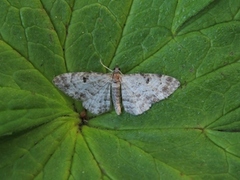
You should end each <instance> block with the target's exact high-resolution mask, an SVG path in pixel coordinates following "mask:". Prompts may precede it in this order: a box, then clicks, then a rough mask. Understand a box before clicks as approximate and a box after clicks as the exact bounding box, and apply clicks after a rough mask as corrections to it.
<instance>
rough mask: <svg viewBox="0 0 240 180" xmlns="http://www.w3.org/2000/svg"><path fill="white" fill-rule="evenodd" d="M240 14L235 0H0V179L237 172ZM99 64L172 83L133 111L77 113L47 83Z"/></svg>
mask: <svg viewBox="0 0 240 180" xmlns="http://www.w3.org/2000/svg"><path fill="white" fill-rule="evenodd" d="M239 9H240V2H239V1H237V0H229V1H225V0H218V1H217V0H202V1H193V0H185V1H176V0H173V1H164V0H156V1H149V0H142V1H127V0H122V1H110V0H101V1H96V0H90V1H87V0H79V1H70V0H65V1H64V0H60V1H48V0H42V1H41V2H40V1H37V0H34V1H31V2H30V3H29V1H26V0H21V1H14V0H9V1H6V0H2V1H0V154H1V156H0V177H1V179H238V178H239V176H240V172H239V169H240V158H239V154H240V143H239V138H240V121H239V120H240V108H239V107H240V101H239V100H240V93H239V92H240V64H239V59H240V51H239V47H240V13H239ZM99 59H102V61H103V62H104V64H105V65H106V66H108V67H109V68H111V69H113V68H114V67H115V66H116V65H119V66H120V68H121V70H122V72H123V73H158V74H166V75H169V76H173V77H175V78H177V79H178V80H180V82H181V87H180V88H179V89H178V90H177V91H176V92H175V93H174V94H173V95H171V96H170V97H169V98H168V99H166V100H163V101H161V102H159V103H156V104H154V105H153V106H152V107H151V109H150V110H148V111H147V112H145V113H144V114H142V115H139V116H133V115H130V114H127V113H125V112H124V111H123V113H122V114H121V115H119V116H118V115H116V113H115V112H114V110H113V109H112V110H111V111H110V112H108V113H105V114H102V115H99V116H93V115H91V114H87V116H85V115H84V114H83V112H84V110H83V108H82V106H81V102H76V101H74V100H73V99H71V98H69V97H67V96H66V95H64V94H63V93H62V92H60V91H59V90H58V89H57V88H56V87H55V86H54V85H53V84H52V79H53V78H54V77H55V76H56V75H59V74H61V73H64V72H78V71H87V72H91V71H93V72H107V70H106V69H105V68H104V67H103V66H102V65H101V64H100V62H99ZM81 118H82V119H88V122H87V123H86V120H82V119H81Z"/></svg>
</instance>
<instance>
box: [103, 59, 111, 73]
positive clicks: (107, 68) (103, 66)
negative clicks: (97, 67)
mask: <svg viewBox="0 0 240 180" xmlns="http://www.w3.org/2000/svg"><path fill="white" fill-rule="evenodd" d="M100 63H101V65H102V66H103V67H105V68H106V69H107V70H109V71H110V72H113V70H111V69H109V68H108V67H107V66H105V65H104V64H103V63H102V60H101V59H100Z"/></svg>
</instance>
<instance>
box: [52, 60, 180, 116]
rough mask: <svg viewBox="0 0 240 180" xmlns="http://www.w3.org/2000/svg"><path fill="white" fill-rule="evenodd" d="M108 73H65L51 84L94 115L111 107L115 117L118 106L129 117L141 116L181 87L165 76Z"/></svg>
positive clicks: (116, 71) (171, 78)
mask: <svg viewBox="0 0 240 180" xmlns="http://www.w3.org/2000/svg"><path fill="white" fill-rule="evenodd" d="M101 64H102V62H101ZM102 65H103V64H102ZM103 66H104V67H105V68H107V67H106V66H105V65H103ZM107 69H108V68H107ZM109 70H110V69H109ZM110 71H112V73H109V74H103V73H95V72H72V73H65V74H61V75H58V76H56V77H55V78H54V79H53V83H54V84H55V85H56V86H57V87H58V88H59V89H60V90H62V91H63V92H64V93H66V94H67V95H69V96H70V97H72V98H74V99H76V100H80V101H82V102H83V107H84V108H85V109H87V110H88V111H90V112H91V113H93V114H95V115H98V114H102V113H104V112H107V111H109V110H110V109H111V105H112V104H113V106H114V108H115V111H116V113H117V114H118V115H120V114H121V111H122V108H121V104H122V105H123V108H124V110H125V111H126V112H128V113H130V114H133V115H139V114H142V113H144V112H145V111H147V110H148V109H149V108H150V107H151V105H152V104H154V103H156V102H158V101H160V100H162V99H165V98H167V97H168V96H169V95H171V94H172V93H173V92H174V91H175V90H176V89H177V88H178V87H179V86H180V82H179V81H178V80H177V79H175V78H173V77H170V76H166V75H159V74H151V73H146V74H141V73H137V74H126V75H124V74H122V73H121V71H120V68H119V67H115V68H114V70H110Z"/></svg>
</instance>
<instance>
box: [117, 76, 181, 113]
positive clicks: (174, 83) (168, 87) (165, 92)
mask: <svg viewBox="0 0 240 180" xmlns="http://www.w3.org/2000/svg"><path fill="white" fill-rule="evenodd" d="M179 85H180V83H179V81H178V80H177V79H175V78H173V77H170V76H166V75H158V74H129V75H123V76H122V81H121V90H122V104H123V107H124V109H125V111H126V112H128V113H130V114H134V115H138V114H142V113H143V112H145V111H147V110H148V109H149V108H150V107H151V105H152V104H154V103H156V102H158V101H160V100H162V99H165V98H167V97H168V96H169V95H171V94H172V93H173V92H174V91H175V90H176V89H177V88H178V87H179Z"/></svg>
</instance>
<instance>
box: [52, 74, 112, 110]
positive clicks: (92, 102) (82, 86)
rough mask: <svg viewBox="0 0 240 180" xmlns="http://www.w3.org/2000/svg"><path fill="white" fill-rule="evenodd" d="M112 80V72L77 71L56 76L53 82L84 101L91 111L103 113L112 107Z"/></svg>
mask: <svg viewBox="0 0 240 180" xmlns="http://www.w3.org/2000/svg"><path fill="white" fill-rule="evenodd" d="M111 80H112V77H111V74H102V73H87V72H77V73H65V74H61V75H59V76H56V77H55V78H54V79H53V83H54V84H55V85H56V86H57V87H58V88H59V89H60V90H62V91H63V92H64V93H66V94H67V95H69V96H70V97H72V98H74V99H77V100H81V101H83V106H84V108H86V109H87V110H89V111H90V112H91V113H93V114H101V113H104V112H106V111H109V109H110V107H111V99H110V90H111Z"/></svg>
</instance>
